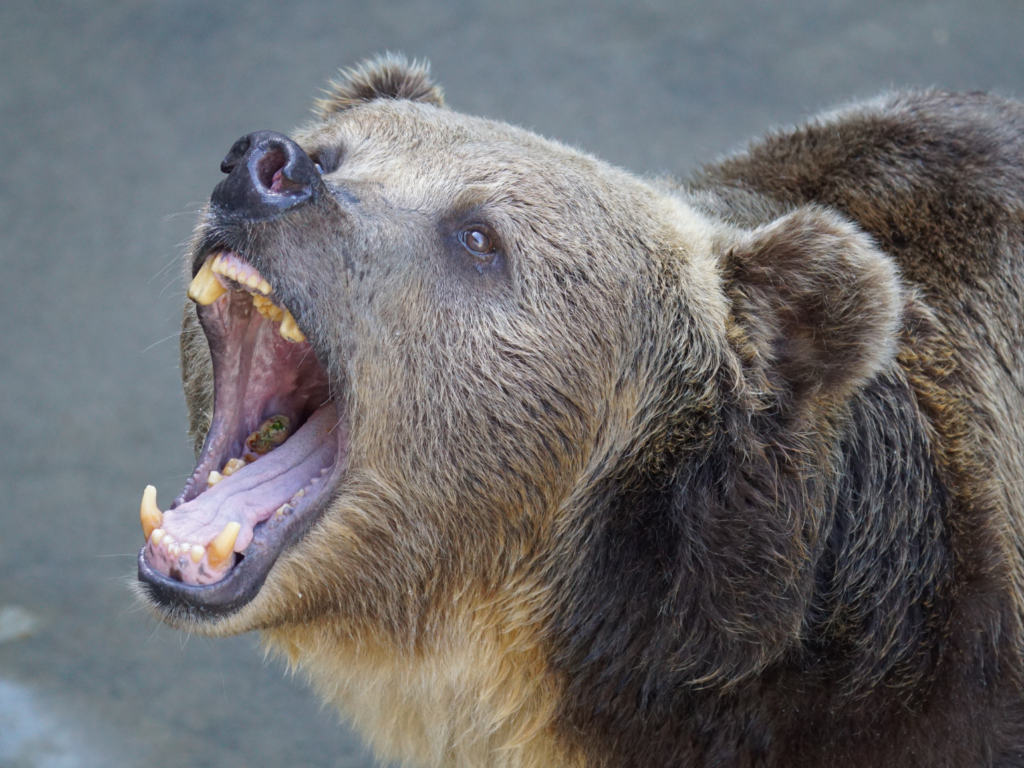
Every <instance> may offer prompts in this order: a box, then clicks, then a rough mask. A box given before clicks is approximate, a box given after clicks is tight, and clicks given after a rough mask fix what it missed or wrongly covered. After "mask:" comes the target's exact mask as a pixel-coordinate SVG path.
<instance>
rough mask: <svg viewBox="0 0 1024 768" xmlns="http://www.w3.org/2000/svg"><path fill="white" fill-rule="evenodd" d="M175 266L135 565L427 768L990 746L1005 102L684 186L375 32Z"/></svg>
mask: <svg viewBox="0 0 1024 768" xmlns="http://www.w3.org/2000/svg"><path fill="white" fill-rule="evenodd" d="M221 168H222V170H223V171H224V172H225V173H226V174H227V176H226V178H225V179H224V180H223V181H222V182H221V183H220V184H219V185H218V186H217V187H216V189H215V190H214V191H213V195H212V197H211V200H210V204H209V205H208V206H207V207H206V209H205V210H204V212H203V213H202V216H201V219H200V222H199V225H198V228H197V230H196V235H195V239H194V243H193V246H192V248H191V252H190V253H189V255H188V259H187V263H188V276H189V279H190V280H191V284H190V287H189V297H190V299H191V300H190V301H188V302H187V303H186V307H185V317H184V333H183V335H182V355H183V372H184V382H185V392H186V396H187V399H188V405H189V408H190V413H191V433H192V435H193V437H194V438H195V441H196V446H197V450H198V464H197V467H196V470H195V473H194V474H193V475H192V476H191V478H190V479H189V480H188V482H187V483H186V485H185V488H184V490H183V491H182V492H181V494H180V495H179V496H178V497H177V499H175V500H174V502H173V503H172V504H171V505H170V507H169V509H168V510H167V511H161V510H160V508H159V507H158V505H157V501H156V497H155V490H154V489H152V488H150V489H147V492H146V494H145V497H144V500H143V504H142V522H143V528H144V532H145V535H146V545H145V547H144V549H143V550H142V552H141V553H140V556H139V575H140V580H141V588H140V592H141V594H142V595H143V596H144V599H145V600H146V601H147V602H148V604H149V605H150V606H151V607H152V608H153V610H154V611H155V612H156V613H157V614H158V615H159V616H160V617H162V618H163V619H164V620H165V621H167V622H169V623H170V624H173V625H175V626H178V627H182V628H187V629H188V630H189V631H192V632H197V633H202V634H206V635H228V634H232V633H237V632H243V631H248V630H253V629H258V630H261V631H262V635H263V637H264V639H265V641H266V643H267V644H268V645H269V646H270V647H271V648H273V649H275V650H277V651H279V652H280V653H282V654H283V655H284V656H286V657H287V659H289V660H290V662H291V663H292V664H294V665H295V666H296V667H299V668H301V669H303V670H304V671H305V672H306V674H308V676H309V678H310V679H311V681H312V684H313V685H314V687H315V688H316V690H317V691H318V692H319V693H320V695H321V696H323V697H324V698H325V700H327V701H328V702H330V703H331V704H332V705H334V706H336V707H338V708H339V709H340V711H341V712H342V713H343V714H344V715H345V716H346V717H347V718H349V719H350V720H351V721H352V722H354V723H355V724H356V726H357V727H358V728H360V729H361V730H362V733H363V734H364V735H365V736H366V738H367V739H368V740H369V741H370V742H371V743H372V744H373V746H374V747H375V749H376V750H377V752H378V754H379V755H380V756H382V757H384V758H388V759H394V760H398V761H402V762H404V763H407V764H409V765H429V766H442V765H444V766H507V767H508V768H512V767H513V766H517V767H525V766H536V767H540V766H545V767H550V766H581V767H582V766H588V767H597V766H604V767H607V768H612V767H613V766H614V767H616V768H621V767H624V766H636V767H637V768H640V767H643V768H651V767H654V766H723V767H727V766H777V767H785V768H799V767H800V766H815V767H820V766H844V767H864V766H901V767H902V768H910V767H911V766H929V767H930V768H931V767H934V766H972V767H974V766H992V767H993V768H1010V767H1011V766H1024V632H1022V623H1024V418H1022V417H1024V346H1022V344H1021V334H1022V332H1024V307H1022V300H1024V106H1021V105H1020V104H1017V103H1014V102H1012V101H1007V100H1003V99H1000V98H996V97H992V96H987V95H983V94H965V95H955V94H946V93H939V92H915V93H897V94H893V95H889V96H885V97H882V98H879V99H878V100H876V101H872V102H869V103H865V104H859V105H855V106H852V107H850V108H846V109H842V110H839V111H836V112H833V113H829V114H826V115H823V116H821V117H819V118H818V119H816V120H814V121H812V122H810V123H809V124H807V125H805V126H803V127H800V128H797V129H793V130H787V131H783V132H779V133H776V134H773V135H771V136H769V137H768V138H766V139H764V140H762V141H760V142H758V143H755V144H753V145H751V146H750V147H749V148H748V149H746V150H745V151H743V152H740V153H739V154H736V155H734V156H732V157H729V158H727V159H725V160H723V161H721V162H719V163H716V164H714V165H711V166H710V167H707V168H704V169H703V170H701V171H700V172H699V173H697V174H696V175H694V176H693V177H692V178H691V179H690V180H689V181H687V182H686V183H684V184H679V183H674V182H671V181H668V180H642V179H639V178H637V177H635V176H633V175H631V174H629V173H627V172H625V171H622V170H620V169H617V168H613V167H611V166H609V165H607V164H605V163H603V162H601V161H599V160H597V159H595V158H593V157H590V156H588V155H586V154H584V153H582V152H580V151H577V150H574V149H570V148H568V147H566V146H563V145H561V144H558V143H555V142H552V141H548V140H545V139H542V138H540V137H538V136H536V135H534V134H532V133H529V132H528V131H525V130H521V129H519V128H514V127H510V126H508V125H505V124H502V123H499V122H494V121H489V120H483V119H479V118H475V117H468V116H465V115H461V114H458V113H456V112H454V111H451V110H449V109H448V108H446V107H445V106H444V103H443V99H442V94H441V91H440V90H439V89H438V88H437V87H436V86H435V85H433V84H432V83H431V81H430V80H429V79H428V76H427V72H426V70H425V67H423V66H420V65H416V64H407V63H405V62H404V61H402V60H400V59H397V58H385V59H380V60H377V61H375V62H371V63H369V64H366V65H364V66H362V67H361V68H358V69H356V70H354V71H351V72H349V73H347V74H346V76H345V77H344V79H343V80H342V81H341V82H338V83H334V84H332V86H331V90H330V92H329V94H328V95H327V97H326V98H325V99H323V100H322V101H320V102H319V103H318V104H317V107H316V119H315V121H314V122H312V123H311V124H310V125H309V126H307V127H306V128H304V129H302V130H300V131H298V132H297V133H296V134H295V135H294V136H293V137H291V138H289V137H286V136H284V135H281V134H278V133H272V132H259V133H253V134H249V135H248V136H245V137H243V138H242V139H240V140H239V141H238V142H236V144H235V145H234V146H233V147H232V148H231V151H230V152H229V154H228V156H227V157H226V159H225V160H224V163H223V164H222V166H221Z"/></svg>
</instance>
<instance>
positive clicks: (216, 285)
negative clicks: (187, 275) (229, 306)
mask: <svg viewBox="0 0 1024 768" xmlns="http://www.w3.org/2000/svg"><path fill="white" fill-rule="evenodd" d="M227 291H228V289H227V288H225V287H224V286H223V285H221V284H220V280H218V279H217V278H216V276H214V274H213V266H212V264H211V260H210V259H207V260H206V261H205V262H203V266H201V267H200V268H199V271H198V272H196V276H195V277H193V278H192V282H191V283H190V284H189V286H188V297H189V298H190V299H192V301H194V302H195V303H196V304H202V305H203V306H204V307H205V306H207V305H209V304H213V302H215V301H216V300H217V299H219V298H220V297H221V296H223V295H224V294H225V293H227Z"/></svg>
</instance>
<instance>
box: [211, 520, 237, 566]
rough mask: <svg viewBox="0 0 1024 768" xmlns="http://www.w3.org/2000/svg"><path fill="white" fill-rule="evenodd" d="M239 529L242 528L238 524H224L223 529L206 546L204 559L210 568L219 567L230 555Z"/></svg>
mask: <svg viewBox="0 0 1024 768" xmlns="http://www.w3.org/2000/svg"><path fill="white" fill-rule="evenodd" d="M240 530H242V526H241V525H240V524H238V523H228V524H227V525H225V526H224V530H223V531H221V532H220V533H218V534H217V538H216V539H214V540H213V541H211V542H210V544H209V546H207V548H206V554H207V558H206V561H207V562H208V563H209V564H210V567H211V568H219V567H220V566H221V565H223V564H224V562H225V561H226V560H227V559H228V558H229V557H231V552H232V551H233V550H234V548H235V540H236V539H237V538H238V532H239V531H240Z"/></svg>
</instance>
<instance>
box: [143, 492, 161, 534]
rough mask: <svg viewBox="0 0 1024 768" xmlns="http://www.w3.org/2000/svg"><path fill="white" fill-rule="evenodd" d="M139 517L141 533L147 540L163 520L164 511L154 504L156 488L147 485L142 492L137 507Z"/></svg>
mask: <svg viewBox="0 0 1024 768" xmlns="http://www.w3.org/2000/svg"><path fill="white" fill-rule="evenodd" d="M139 518H140V519H141V520H142V534H143V535H144V536H145V537H146V541H149V537H150V536H152V535H153V531H155V530H156V529H157V528H159V527H160V525H161V524H162V523H163V521H164V513H163V512H161V511H160V508H159V507H158V506H157V505H156V488H154V487H153V486H152V485H147V486H146V490H144V491H143V492H142V506H141V507H140V509H139Z"/></svg>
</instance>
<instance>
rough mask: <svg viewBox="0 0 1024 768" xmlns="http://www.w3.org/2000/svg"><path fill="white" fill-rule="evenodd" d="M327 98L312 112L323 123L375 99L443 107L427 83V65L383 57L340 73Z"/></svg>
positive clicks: (437, 91)
mask: <svg viewBox="0 0 1024 768" xmlns="http://www.w3.org/2000/svg"><path fill="white" fill-rule="evenodd" d="M326 93H327V97H326V98H323V99H318V100H317V101H316V103H315V104H314V107H313V111H314V112H315V113H316V114H317V116H318V117H319V118H320V119H321V120H323V119H325V118H327V116H328V115H332V114H334V113H335V112H341V111H343V110H345V109H348V108H349V107H353V106H355V105H357V104H366V103H368V102H371V101H373V100H375V99H408V100H409V101H422V102H426V103H428V104H435V105H437V106H439V107H443V106H444V96H443V94H442V92H441V88H440V87H438V86H437V85H435V84H434V83H433V81H431V79H430V65H429V64H427V63H426V62H417V61H413V62H412V63H411V64H410V63H409V62H408V61H407V60H406V58H405V57H404V56H401V55H398V54H392V53H387V54H384V55H383V56H379V57H377V58H376V59H370V60H369V61H365V62H363V63H362V64H360V65H359V66H357V67H355V68H353V69H345V70H342V72H341V79H340V80H336V81H335V80H332V81H331V83H330V84H329V86H328V88H327V91H326Z"/></svg>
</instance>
